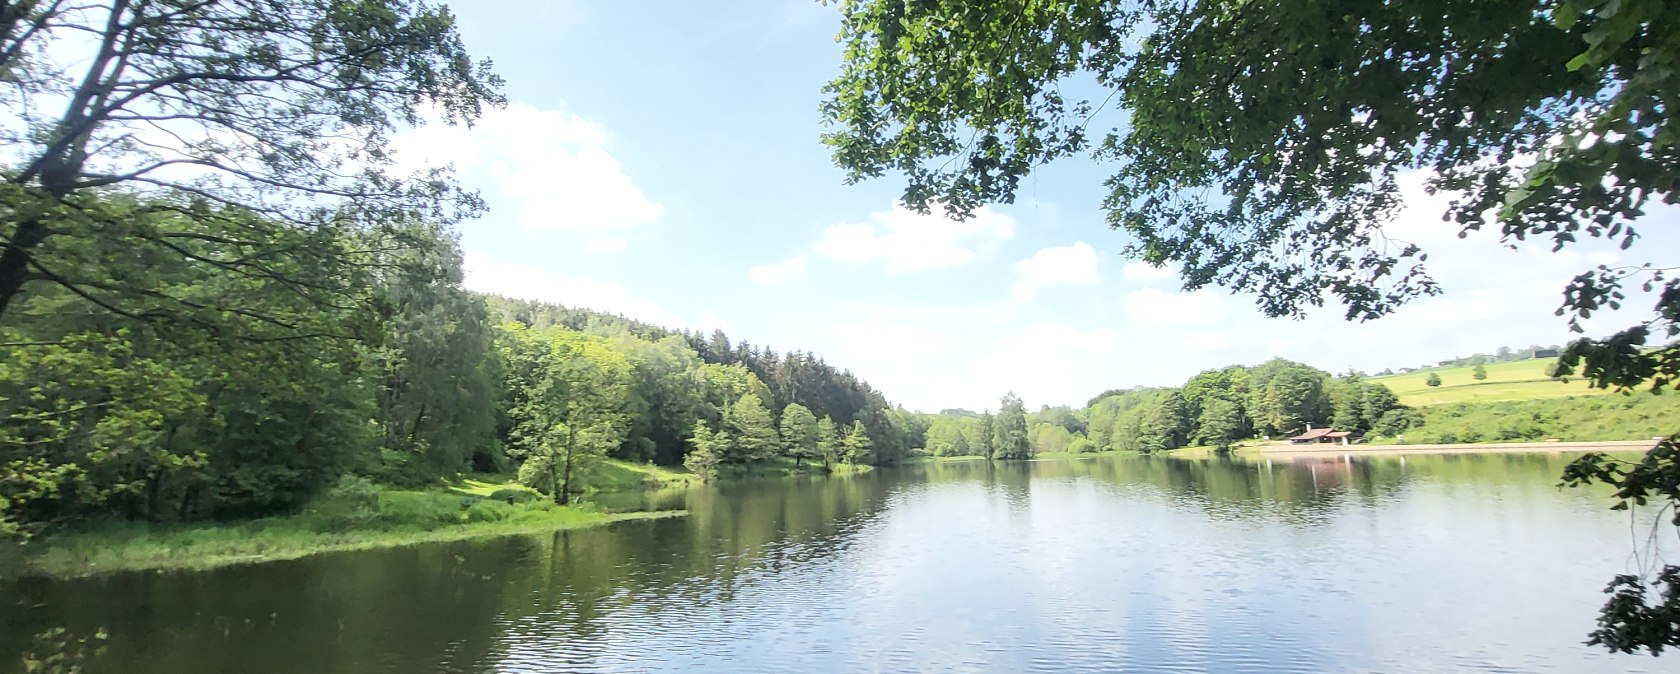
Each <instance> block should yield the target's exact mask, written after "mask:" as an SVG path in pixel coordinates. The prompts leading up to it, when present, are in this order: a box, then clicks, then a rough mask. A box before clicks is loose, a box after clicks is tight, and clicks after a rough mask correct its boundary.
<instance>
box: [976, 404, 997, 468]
mask: <svg viewBox="0 0 1680 674" xmlns="http://www.w3.org/2000/svg"><path fill="white" fill-rule="evenodd" d="M996 432H997V418H996V417H993V416H992V413H991V412H990V411H987V412H986V413H985V414H982V415H980V456H984V457H986V460H987V461H990V460H992V455H993V454H996V453H997V443H996V442H995V441H994V438H993V435H994V434H995V433H996Z"/></svg>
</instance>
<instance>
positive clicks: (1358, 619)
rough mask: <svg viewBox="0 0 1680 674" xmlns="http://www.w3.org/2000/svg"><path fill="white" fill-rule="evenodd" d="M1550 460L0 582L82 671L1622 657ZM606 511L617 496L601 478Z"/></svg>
mask: <svg viewBox="0 0 1680 674" xmlns="http://www.w3.org/2000/svg"><path fill="white" fill-rule="evenodd" d="M1564 462H1565V458H1564V457H1558V456H1547V455H1489V456H1428V457H1406V458H1399V457H1390V458H1373V459H1361V460H1342V459H1339V458H1338V459H1314V460H1310V461H1295V462H1277V461H1252V462H1250V461H1235V460H1231V459H1206V460H1173V459H1164V458H1154V457H1125V458H1110V459H1100V460H1087V461H1056V462H1048V461H1046V462H1032V463H1025V464H1001V465H992V464H987V463H984V462H948V463H937V464H927V465H921V466H913V467H909V468H905V469H901V470H894V471H880V472H877V473H875V474H871V475H862V476H853V477H836V478H805V479H797V480H787V481H782V480H764V481H755V482H745V483H736V484H731V485H726V486H724V487H721V488H718V489H715V490H696V491H692V492H688V493H686V494H685V493H678V494H675V495H671V494H665V495H659V496H655V497H653V498H655V499H660V501H659V502H658V503H656V505H662V506H665V507H686V508H687V509H688V510H689V512H690V514H689V515H688V516H686V517H681V518H670V519H661V520H650V521H642V522H626V523H622V524H620V525H615V526H612V527H609V528H604V529H598V530H589V531H577V532H559V533H555V534H552V535H545V536H523V537H513V538H506V539H499V540H493V541H478V542H459V543H449V544H437V545H426V546H419V547H414V548H407V549H398V550H385V551H376V552H363V553H351V554H342V555H329V556H322V557H317V558H312V559H307V560H297V561H292V562H281V563H275V564H267V565H262V566H256V567H246V568H238V569H228V570H223V571H217V572H212V573H197V574H192V573H167V574H130V575H123V576H113V577H108V578H102V579H94V580H88V581H78V582H70V583H46V582H41V581H28V582H23V583H19V584H15V585H13V586H10V587H4V588H0V601H3V604H0V605H3V606H5V607H7V610H5V611H3V613H4V616H3V617H0V620H3V621H4V623H0V627H3V628H4V629H3V630H0V663H5V666H15V665H14V664H13V663H16V662H17V658H16V654H17V653H19V652H20V650H21V649H22V648H23V647H24V642H25V641H26V640H27V638H28V635H30V634H33V633H34V632H35V631H38V630H39V629H44V628H45V627H46V626H51V625H65V626H67V627H69V628H71V629H72V630H73V631H78V630H79V631H91V630H92V629H94V628H96V627H97V626H100V625H104V626H106V627H107V628H109V629H110V631H111V634H112V639H111V649H110V652H109V653H108V654H107V656H106V657H104V658H103V659H101V660H99V661H97V662H95V663H93V667H92V668H91V671H94V672H138V673H148V672H184V673H189V672H228V671H251V672H260V671H274V672H366V671H393V672H397V671H402V672H409V671H432V672H490V671H649V670H653V671H729V672H734V671H772V670H773V671H905V670H941V671H949V670H957V671H962V670H969V671H978V670H986V671H1029V670H1053V671H1113V670H1116V669H1128V670H1138V671H1151V670H1163V671H1164V670H1179V671H1198V670H1213V671H1280V672H1284V671H1287V672H1295V671H1441V670H1458V669H1470V670H1488V671H1498V670H1505V669H1515V670H1520V671H1595V672H1596V671H1641V669H1640V668H1641V667H1648V668H1653V669H1654V662H1656V661H1652V660H1650V659H1646V658H1632V657H1612V656H1608V655H1602V654H1599V653H1597V652H1596V651H1592V650H1590V649H1587V648H1586V647H1584V646H1581V645H1579V642H1580V640H1581V638H1582V635H1583V634H1584V633H1585V631H1586V630H1587V629H1589V628H1590V625H1591V615H1592V612H1593V609H1595V608H1596V606H1597V604H1598V603H1599V601H1600V595H1599V594H1598V593H1597V590H1598V588H1599V587H1600V586H1601V585H1602V583H1603V581H1604V580H1606V579H1607V578H1608V576H1609V575H1610V574H1612V573H1615V572H1618V571H1621V570H1623V569H1624V568H1625V562H1626V557H1627V553H1628V551H1629V549H1630V548H1629V544H1628V542H1627V541H1628V521H1627V519H1626V517H1625V516H1621V515H1617V514H1614V513H1610V512H1608V511H1605V510H1604V509H1603V505H1604V504H1603V503H1602V501H1599V500H1596V499H1597V498H1598V497H1597V496H1595V495H1594V494H1591V493H1584V492H1579V491H1560V490H1558V489H1557V488H1556V486H1555V485H1556V482H1557V476H1558V474H1559V473H1560V471H1561V469H1562V466H1563V463H1564ZM619 507H625V506H624V505H623V504H620V506H619Z"/></svg>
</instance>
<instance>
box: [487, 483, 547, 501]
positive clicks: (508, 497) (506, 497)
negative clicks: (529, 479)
mask: <svg viewBox="0 0 1680 674" xmlns="http://www.w3.org/2000/svg"><path fill="white" fill-rule="evenodd" d="M486 498H488V499H490V500H492V501H501V502H503V503H509V504H514V505H518V504H520V503H530V502H532V501H540V500H542V498H543V496H542V494H538V493H537V492H534V491H531V490H529V489H518V488H514V487H504V488H502V489H497V490H496V491H493V492H490V495H489V496H487V497H486Z"/></svg>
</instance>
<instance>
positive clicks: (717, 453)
mask: <svg viewBox="0 0 1680 674" xmlns="http://www.w3.org/2000/svg"><path fill="white" fill-rule="evenodd" d="M720 439H721V440H727V439H728V436H727V435H726V434H724V433H721V432H717V433H714V432H713V431H712V429H710V428H707V427H706V422H704V421H695V422H694V433H693V435H691V436H690V437H689V440H688V442H689V444H690V445H692V446H693V447H694V448H693V449H691V450H689V452H688V456H686V457H684V458H683V466H684V467H686V468H688V470H689V472H692V473H694V474H695V475H699V476H700V479H701V480H703V481H706V482H710V481H712V479H713V478H716V477H717V467H718V464H719V463H722V456H721V450H722V447H720V446H719V440H720Z"/></svg>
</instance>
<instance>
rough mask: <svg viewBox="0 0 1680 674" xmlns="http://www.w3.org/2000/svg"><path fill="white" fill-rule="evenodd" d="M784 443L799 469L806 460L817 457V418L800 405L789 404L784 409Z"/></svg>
mask: <svg viewBox="0 0 1680 674" xmlns="http://www.w3.org/2000/svg"><path fill="white" fill-rule="evenodd" d="M782 442H784V443H786V448H785V450H786V452H787V455H788V456H791V457H793V465H794V466H795V467H798V466H799V464H800V462H802V461H804V460H805V459H810V458H815V457H816V456H817V417H816V415H814V414H811V410H809V409H806V408H805V406H804V405H801V404H799V403H788V405H787V407H785V408H783V409H782Z"/></svg>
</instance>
